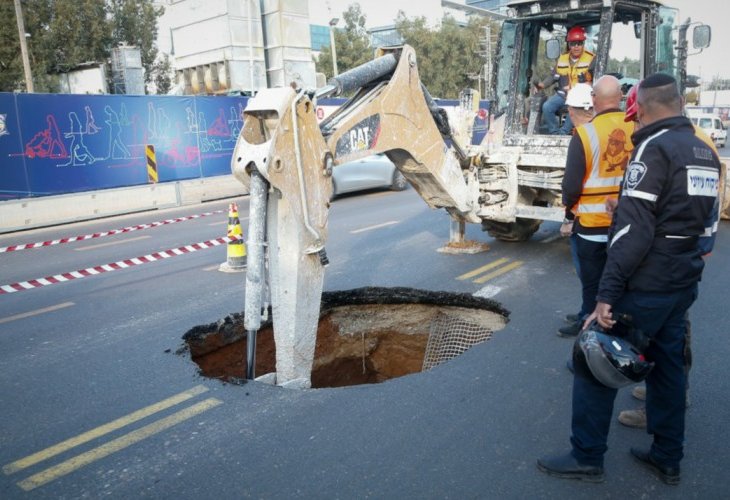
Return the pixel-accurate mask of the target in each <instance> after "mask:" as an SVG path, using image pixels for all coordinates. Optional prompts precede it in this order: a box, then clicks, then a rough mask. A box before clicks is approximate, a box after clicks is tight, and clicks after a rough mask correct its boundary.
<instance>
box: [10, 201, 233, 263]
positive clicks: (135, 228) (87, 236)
mask: <svg viewBox="0 0 730 500" xmlns="http://www.w3.org/2000/svg"><path fill="white" fill-rule="evenodd" d="M223 212H225V210H216V211H215V212H205V213H203V214H198V215H189V216H187V217H178V218H176V219H167V220H163V221H159V222H151V223H149V224H140V225H138V226H128V227H123V228H122V229H113V230H111V231H105V232H103V233H93V234H85V235H82V236H73V237H71V238H61V239H60V240H49V241H40V242H38V243H27V244H23V245H11V246H9V247H0V253H5V252H14V251H16V250H28V249H30V248H42V247H49V246H51V245H60V244H63V243H71V242H73V241H82V240H90V239H92V238H101V237H102V236H113V235H115V234H121V233H129V232H131V231H138V230H140V229H150V228H153V227H158V226H164V225H166V224H175V223H176V222H183V221H186V220H192V219H199V218H200V217H207V216H208V215H215V214H222V213H223Z"/></svg>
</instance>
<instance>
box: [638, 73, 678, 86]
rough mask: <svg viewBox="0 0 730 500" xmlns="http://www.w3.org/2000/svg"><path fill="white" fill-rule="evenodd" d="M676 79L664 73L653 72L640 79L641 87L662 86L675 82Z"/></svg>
mask: <svg viewBox="0 0 730 500" xmlns="http://www.w3.org/2000/svg"><path fill="white" fill-rule="evenodd" d="M676 83H677V80H675V79H674V77H673V76H671V75H667V74H666V73H654V74H653V75H649V76H647V77H646V78H644V79H643V80H642V81H641V88H642V89H651V88H654V87H663V86H665V85H670V84H675V85H676Z"/></svg>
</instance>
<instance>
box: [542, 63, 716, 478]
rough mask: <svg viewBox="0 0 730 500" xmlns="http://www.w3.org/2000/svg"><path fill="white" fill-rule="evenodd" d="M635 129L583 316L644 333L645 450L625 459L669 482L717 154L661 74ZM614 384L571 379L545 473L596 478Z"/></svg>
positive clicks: (675, 461)
mask: <svg viewBox="0 0 730 500" xmlns="http://www.w3.org/2000/svg"><path fill="white" fill-rule="evenodd" d="M637 118H638V121H639V124H640V125H641V129H640V130H638V131H637V132H636V133H634V135H633V136H632V141H633V143H634V144H635V145H637V144H638V147H637V148H636V149H635V150H634V152H633V154H632V158H631V161H630V163H629V165H628V168H627V171H626V175H625V178H624V183H623V186H622V189H621V193H620V199H619V203H618V207H617V208H616V211H615V212H614V219H613V225H612V227H611V230H610V232H609V249H608V258H607V261H606V266H605V268H604V271H603V275H602V277H601V282H600V284H599V288H598V297H597V305H596V309H595V311H594V312H593V313H592V314H591V315H590V316H589V318H588V319H587V320H586V321H590V320H592V319H593V318H595V319H597V321H598V323H599V324H600V325H601V326H602V327H604V328H611V327H612V326H613V325H614V324H615V321H614V320H613V319H612V313H613V312H614V311H615V312H620V313H626V314H629V315H631V316H632V318H633V322H634V325H635V326H636V327H637V328H639V329H641V330H642V331H643V332H644V333H645V334H646V335H647V336H648V337H649V338H650V339H651V342H650V345H649V347H648V348H647V349H646V352H645V355H646V358H647V359H649V360H650V361H653V362H654V363H655V367H654V369H653V370H652V371H651V372H650V373H649V376H648V377H647V379H646V388H647V392H646V410H647V431H648V432H649V433H650V434H653V436H654V439H653V442H652V445H651V448H650V449H649V450H639V449H636V448H632V449H631V455H632V456H633V457H634V459H635V460H636V461H637V462H639V463H640V464H642V465H643V466H645V467H646V468H647V469H649V470H650V471H651V472H652V473H654V474H655V475H657V476H658V477H659V478H660V479H661V480H662V481H664V482H665V483H667V484H673V485H675V484H679V481H680V468H679V463H680V461H681V459H682V457H683V447H684V417H685V398H684V391H685V379H686V374H685V370H684V344H685V329H686V322H685V316H686V314H687V311H688V309H689V307H690V306H691V305H692V303H693V302H694V300H695V299H696V298H697V282H698V281H699V280H700V277H701V275H702V269H703V267H704V262H703V260H702V257H701V252H702V251H701V250H700V248H699V245H698V240H699V238H700V236H701V235H702V234H703V233H704V232H705V222H706V221H707V220H708V219H710V218H711V214H712V211H713V208H714V207H715V203H716V200H717V196H718V188H719V179H720V163H719V161H718V158H717V157H716V156H715V155H714V154H713V152H712V150H711V149H710V148H709V147H708V146H707V144H705V143H704V142H703V141H702V140H700V139H698V138H697V137H696V136H695V134H694V128H693V127H692V123H691V122H690V121H689V120H688V119H687V118H685V117H683V116H682V98H681V96H680V94H679V91H678V88H677V82H676V80H675V79H674V78H672V77H671V76H668V75H665V74H661V73H657V74H654V75H651V76H649V77H647V78H646V79H645V80H644V81H643V82H642V83H641V86H640V87H639V90H638V113H637ZM615 397H616V389H611V388H608V387H606V386H603V385H601V384H600V383H598V382H597V381H595V380H592V379H589V378H587V377H583V376H579V375H576V376H574V378H573V417H572V425H571V427H572V436H571V439H570V441H571V445H572V450H571V451H570V452H569V453H567V454H564V455H559V456H553V457H546V458H541V459H539V460H538V468H539V469H540V470H541V471H543V472H545V473H547V474H550V475H553V476H557V477H562V478H572V479H581V480H587V481H594V482H599V481H603V479H604V475H603V456H604V454H605V452H606V450H607V449H608V447H607V445H606V441H607V438H608V431H609V428H610V425H611V413H612V411H613V402H614V399H615Z"/></svg>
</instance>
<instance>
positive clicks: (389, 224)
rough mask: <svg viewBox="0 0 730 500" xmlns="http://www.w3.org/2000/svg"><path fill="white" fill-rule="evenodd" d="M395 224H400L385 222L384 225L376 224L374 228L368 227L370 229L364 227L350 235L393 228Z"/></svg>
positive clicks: (393, 221)
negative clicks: (387, 227)
mask: <svg viewBox="0 0 730 500" xmlns="http://www.w3.org/2000/svg"><path fill="white" fill-rule="evenodd" d="M393 224H398V221H397V220H392V221H389V222H383V223H382V224H376V225H374V226H368V227H363V228H360V229H355V230H353V231H350V234H357V233H364V232H365V231H371V230H373V229H380V228H381V227H386V226H392V225H393Z"/></svg>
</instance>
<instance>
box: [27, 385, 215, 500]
mask: <svg viewBox="0 0 730 500" xmlns="http://www.w3.org/2000/svg"><path fill="white" fill-rule="evenodd" d="M220 404H223V401H221V400H219V399H215V398H209V399H206V400H205V401H202V402H200V403H198V404H196V405H193V406H190V407H188V408H185V409H184V410H180V411H178V412H177V413H173V414H172V415H170V416H168V417H165V418H163V419H161V420H158V421H156V422H152V423H151V424H148V425H146V426H144V427H142V428H141V429H137V430H135V431H132V432H130V433H128V434H125V435H124V436H120V437H118V438H117V439H114V440H113V441H109V442H108V443H106V444H103V445H101V446H98V447H96V448H94V449H92V450H89V451H87V452H85V453H82V454H80V455H77V456H75V457H73V458H70V459H68V460H66V461H65V462H61V463H60V464H58V465H54V466H53V467H50V468H48V469H46V470H44V471H41V472H39V473H38V474H33V475H32V476H30V477H29V478H27V479H23V480H22V481H20V482H19V483H18V486H20V487H21V488H23V489H24V490H25V491H30V490H33V489H35V488H38V487H39V486H43V485H44V484H46V483H49V482H51V481H54V480H56V479H58V478H59V477H62V476H65V475H66V474H69V473H71V472H73V471H75V470H77V469H80V468H81V467H83V466H85V465H89V464H90V463H92V462H95V461H97V460H100V459H102V458H104V457H107V456H109V455H111V454H112V453H116V452H117V451H120V450H123V449H124V448H127V447H129V446H131V445H133V444H135V443H138V442H140V441H142V440H143V439H146V438H148V437H150V436H153V435H155V434H158V433H160V432H162V431H164V430H166V429H169V428H170V427H172V426H173V425H177V424H179V423H181V422H184V421H185V420H188V419H190V418H192V417H194V416H196V415H198V414H200V413H203V412H204V411H207V410H210V409H211V408H214V407H216V406H218V405H220Z"/></svg>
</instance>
